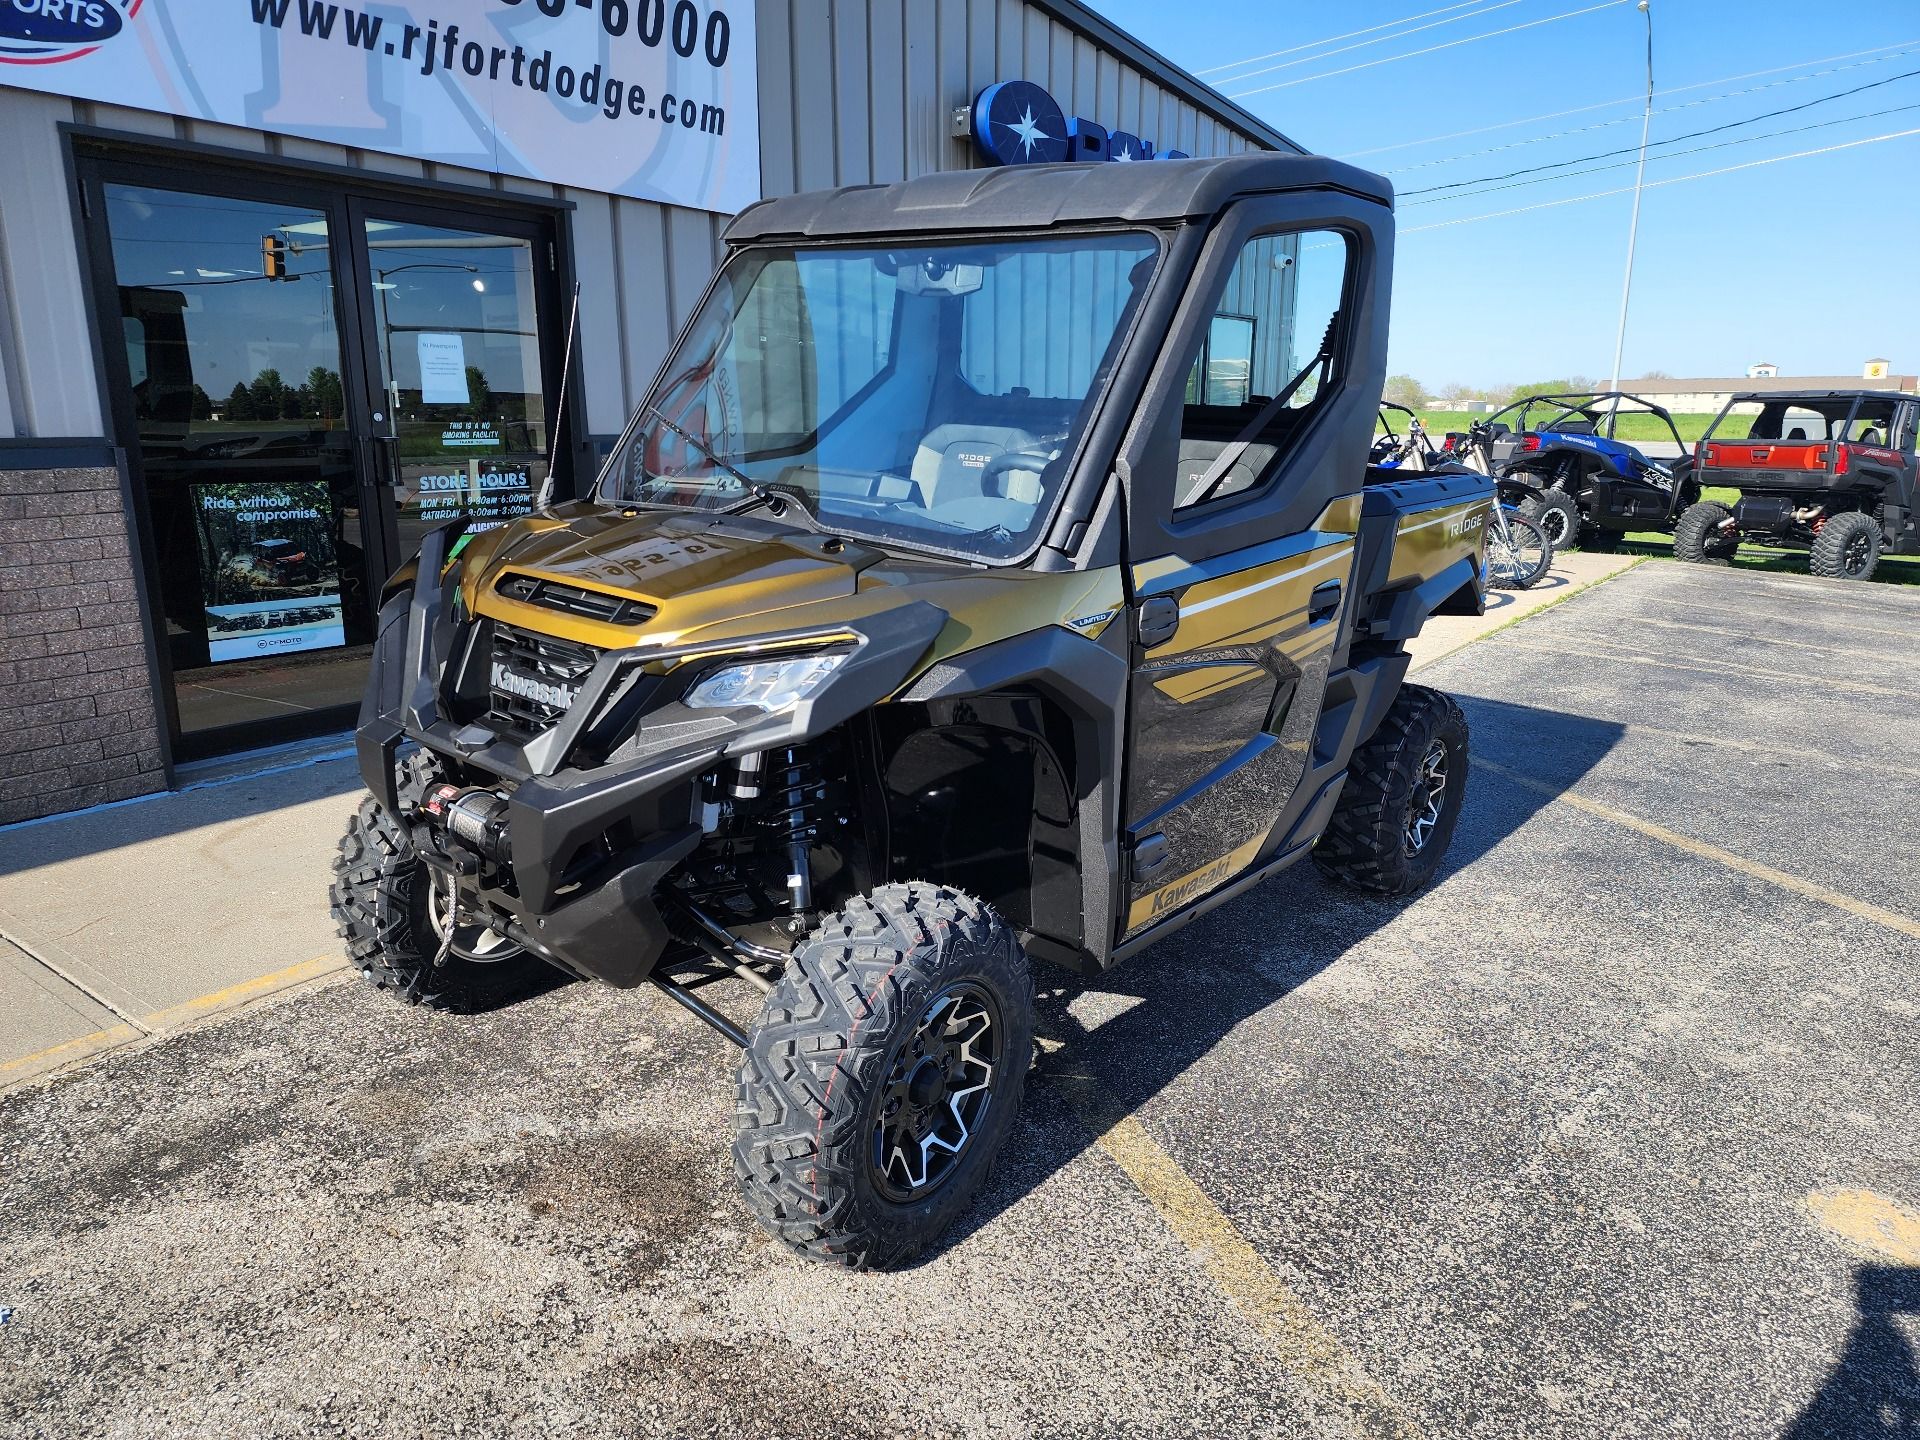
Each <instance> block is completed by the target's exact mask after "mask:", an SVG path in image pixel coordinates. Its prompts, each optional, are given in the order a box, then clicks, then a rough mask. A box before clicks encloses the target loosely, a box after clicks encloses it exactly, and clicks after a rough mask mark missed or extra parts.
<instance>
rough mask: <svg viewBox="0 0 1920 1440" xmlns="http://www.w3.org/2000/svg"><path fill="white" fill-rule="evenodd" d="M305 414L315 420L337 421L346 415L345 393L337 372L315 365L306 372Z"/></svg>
mask: <svg viewBox="0 0 1920 1440" xmlns="http://www.w3.org/2000/svg"><path fill="white" fill-rule="evenodd" d="M305 390H306V394H307V397H308V399H307V414H308V415H309V416H311V417H312V418H313V419H315V420H338V419H339V418H340V417H341V416H342V415H343V414H345V413H346V408H347V406H346V391H345V389H344V388H343V387H342V386H341V384H340V376H339V374H338V373H337V372H335V371H332V370H329V369H327V368H326V366H324V365H316V366H314V367H313V369H311V370H309V371H308V372H307V383H306V386H305Z"/></svg>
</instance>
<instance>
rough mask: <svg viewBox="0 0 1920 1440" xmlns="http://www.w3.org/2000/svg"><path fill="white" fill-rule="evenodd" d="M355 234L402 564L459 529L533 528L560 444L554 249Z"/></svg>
mask: <svg viewBox="0 0 1920 1440" xmlns="http://www.w3.org/2000/svg"><path fill="white" fill-rule="evenodd" d="M354 226H355V233H356V236H357V238H358V240H359V243H360V245H361V247H362V253H361V255H360V257H359V260H360V264H361V266H362V267H363V274H364V275H365V279H366V288H367V293H368V298H369V316H368V323H367V326H366V334H367V336H368V350H369V354H368V357H367V365H366V373H367V374H368V376H369V377H370V378H371V379H372V381H373V385H372V387H371V390H370V393H369V398H368V410H369V413H370V414H371V415H372V417H373V435H374V446H373V450H374V453H375V455H376V456H377V457H378V460H377V468H378V470H379V475H378V479H379V480H380V481H381V483H382V484H383V485H384V486H385V487H386V494H387V495H388V497H389V499H390V503H391V512H392V518H393V523H394V525H395V527H396V533H395V543H396V546H397V550H398V553H400V554H411V553H413V551H414V550H415V549H417V548H418V546H419V544H420V537H421V536H422V535H423V534H425V533H426V532H427V531H428V530H431V529H433V528H434V527H436V526H438V525H443V524H446V523H447V522H448V521H450V520H466V521H468V522H469V523H470V526H471V527H472V528H475V529H486V528H490V527H492V526H495V525H503V524H505V523H506V522H507V521H509V520H512V519H514V518H515V517H517V516H521V515H525V514H527V513H528V512H529V511H531V510H532V508H533V503H534V499H535V497H536V496H537V495H538V493H539V490H540V487H541V485H542V484H543V483H544V482H545V480H546V478H547V473H548V454H549V448H550V440H551V432H550V429H549V424H550V417H549V415H548V413H547V396H548V394H550V393H551V391H550V389H549V384H548V379H549V377H548V375H547V372H546V364H545V361H546V354H547V352H546V350H545V348H544V347H543V346H542V344H541V339H542V336H541V329H542V325H543V323H544V322H545V320H546V318H547V316H546V309H547V307H546V304H545V303H544V302H545V296H544V294H543V291H544V290H545V285H544V281H545V278H546V276H547V274H548V265H547V258H548V257H547V254H546V241H545V240H544V238H543V237H542V236H541V234H540V233H539V231H538V230H536V229H533V228H531V227H528V228H503V229H498V230H495V229H488V230H478V229H469V228H465V227H462V226H452V225H447V224H443V223H439V221H438V218H437V217H433V218H429V217H426V216H423V215H421V214H420V213H419V212H399V211H392V210H383V211H371V210H369V211H364V212H363V211H358V210H357V211H356V212H355V216H354Z"/></svg>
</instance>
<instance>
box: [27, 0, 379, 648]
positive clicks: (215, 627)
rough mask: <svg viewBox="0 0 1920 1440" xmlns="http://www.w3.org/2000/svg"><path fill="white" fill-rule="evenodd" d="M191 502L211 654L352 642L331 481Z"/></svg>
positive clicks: (210, 492)
mask: <svg viewBox="0 0 1920 1440" xmlns="http://www.w3.org/2000/svg"><path fill="white" fill-rule="evenodd" d="M4 3H8V0H0V4H4ZM193 511H194V521H195V528H196V529H197V530H198V532H199V537H200V584H201V589H202V592H203V598H204V599H205V602H206V624H207V658H208V659H209V660H210V661H211V662H212V663H214V664H219V663H221V662H222V661H227V660H250V659H253V658H255V657H256V656H261V655H284V654H288V653H291V652H293V651H298V650H330V649H333V648H334V647H336V646H340V645H344V644H346V643H347V634H346V626H345V623H344V617H343V615H342V613H341V608H340V562H339V557H338V554H337V552H336V549H335V546H334V543H333V500H332V497H331V496H330V495H329V493H328V491H327V486H326V482H325V481H321V480H295V481H289V482H287V483H285V484H277V485H262V484H257V483H245V482H243V483H238V484H217V485H195V486H194V487H193Z"/></svg>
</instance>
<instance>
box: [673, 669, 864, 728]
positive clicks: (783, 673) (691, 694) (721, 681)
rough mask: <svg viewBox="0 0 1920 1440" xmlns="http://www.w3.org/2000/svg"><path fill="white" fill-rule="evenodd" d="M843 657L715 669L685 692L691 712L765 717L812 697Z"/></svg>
mask: <svg viewBox="0 0 1920 1440" xmlns="http://www.w3.org/2000/svg"><path fill="white" fill-rule="evenodd" d="M846 659H847V657H846V656H845V655H807V656H803V657H800V658H798V659H793V660H756V661H753V662H752V663H751V664H747V665H729V666H727V668H726V669H724V670H716V671H714V672H713V674H711V675H709V676H707V678H706V679H704V680H702V681H701V682H700V683H699V684H697V685H695V686H694V687H693V689H691V690H689V691H688V692H687V698H686V700H685V702H684V703H685V704H686V705H687V706H688V707H689V708H690V709H694V710H740V709H745V708H746V707H748V706H752V707H753V708H754V709H756V710H764V711H766V712H767V713H768V714H769V715H772V714H776V713H778V712H779V711H781V710H790V709H792V708H793V707H794V706H795V705H798V704H799V703H800V702H801V701H802V700H805V699H806V698H807V697H808V696H810V695H812V694H813V693H814V692H815V691H817V690H818V689H819V688H820V687H821V686H822V685H824V684H826V682H827V677H828V676H830V675H832V674H833V672H834V671H836V670H838V669H839V668H840V667H841V666H842V665H843V664H845V663H846Z"/></svg>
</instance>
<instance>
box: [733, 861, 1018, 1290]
mask: <svg viewBox="0 0 1920 1440" xmlns="http://www.w3.org/2000/svg"><path fill="white" fill-rule="evenodd" d="M1032 1056H1033V982H1032V979H1031V977H1030V976H1029V974H1028V970H1027V957H1026V955H1025V953H1024V952H1023V951H1022V950H1021V948H1020V943H1019V941H1018V939H1017V938H1016V937H1015V935H1014V933H1013V930H1012V928H1011V927H1010V926H1008V924H1007V922H1006V921H1005V920H1003V919H1001V918H1000V916H999V915H998V914H997V913H996V912H995V911H994V910H993V909H992V908H991V907H990V906H987V905H985V904H983V903H982V902H980V901H978V900H975V899H973V898H972V897H971V896H969V895H964V894H961V893H960V892H959V891H957V890H948V889H945V888H942V887H939V886H934V885H922V884H910V885H888V886H884V887H883V888H881V889H879V890H876V891H875V892H874V893H873V894H872V895H870V896H865V897H862V898H860V899H856V900H854V901H852V902H851V903H849V904H848V905H847V907H846V908H845V909H843V910H842V911H841V912H840V913H839V914H837V915H835V916H834V917H833V918H832V919H830V920H828V921H827V922H826V923H825V924H824V925H822V926H821V927H820V928H819V929H818V930H816V931H815V932H814V933H813V935H812V936H811V937H810V938H809V939H808V940H807V941H806V942H805V943H804V944H802V945H801V946H800V948H799V949H798V950H796V951H795V952H794V955H793V959H792V960H791V961H790V962H789V963H788V965H787V970H786V974H785V975H784V976H783V977H782V978H781V981H780V984H779V985H778V987H776V988H775V990H774V992H773V993H772V994H771V995H769V996H768V997H767V1002H766V1007H765V1008H764V1009H763V1010H762V1011H761V1014H760V1021H759V1023H758V1024H757V1025H756V1026H755V1027H754V1031H753V1034H752V1036H751V1037H750V1040H749V1042H748V1046H747V1051H746V1054H745V1056H744V1057H743V1058H742V1060H741V1063H740V1070H739V1075H738V1084H739V1089H738V1105H737V1108H736V1112H735V1134H734V1142H733V1169H734V1175H735V1177H736V1178H737V1179H738V1181H739V1184H740V1190H741V1194H742V1195H743V1196H744V1197H745V1199H746V1202H747V1206H748V1208H749V1209H751V1210H752V1211H753V1213H754V1215H755V1216H756V1217H757V1218H758V1219H759V1221H760V1223H761V1224H762V1225H764V1226H765V1227H766V1228H767V1229H768V1230H769V1231H771V1232H772V1233H773V1235H774V1236H775V1237H776V1238H777V1239H779V1240H780V1241H781V1242H783V1243H784V1244H786V1245H787V1246H789V1247H790V1248H791V1249H793V1250H794V1251H796V1252H798V1253H799V1254H801V1255H803V1256H805V1257H807V1258H808V1259H811V1260H821V1261H825V1262H828V1263H830V1264H835V1265H844V1266H847V1267H848V1268H850V1269H855V1270H867V1269H881V1268H885V1267H887V1266H891V1265H898V1264H901V1263H903V1262H905V1261H907V1260H910V1259H912V1258H913V1257H914V1256H915V1255H917V1254H919V1253H920V1251H921V1250H922V1249H924V1248H925V1247H926V1246H927V1245H928V1244H929V1243H930V1242H931V1241H932V1240H933V1239H934V1238H935V1237H936V1236H938V1235H939V1234H940V1232H941V1231H943V1230H945V1229H946V1228H947V1226H948V1225H949V1224H951V1223H952V1222H953V1220H954V1219H955V1217H956V1216H958V1215H959V1214H960V1213H961V1212H962V1211H964V1210H965V1209H966V1208H967V1206H968V1205H970V1204H971V1203H972V1202H973V1198H974V1196H975V1195H977V1194H978V1193H979V1191H980V1187H981V1186H982V1185H983V1184H985V1182H986V1179H987V1176H988V1174H989V1173H990V1172H991V1170H992V1167H993V1161H994V1158H995V1156H996V1154H997V1153H998V1151H999V1149H1000V1145H1001V1143H1002V1142H1003V1141H1004V1140H1005V1139H1006V1136H1007V1132H1008V1130H1009V1129H1011V1128H1012V1125H1013V1117H1014V1113H1015V1112H1016V1111H1017V1110H1018V1109H1019V1108H1020V1092H1021V1089H1022V1087H1023V1086H1024V1085H1025V1082H1026V1074H1027V1067H1028V1065H1029V1064H1030V1063H1031V1060H1032Z"/></svg>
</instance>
